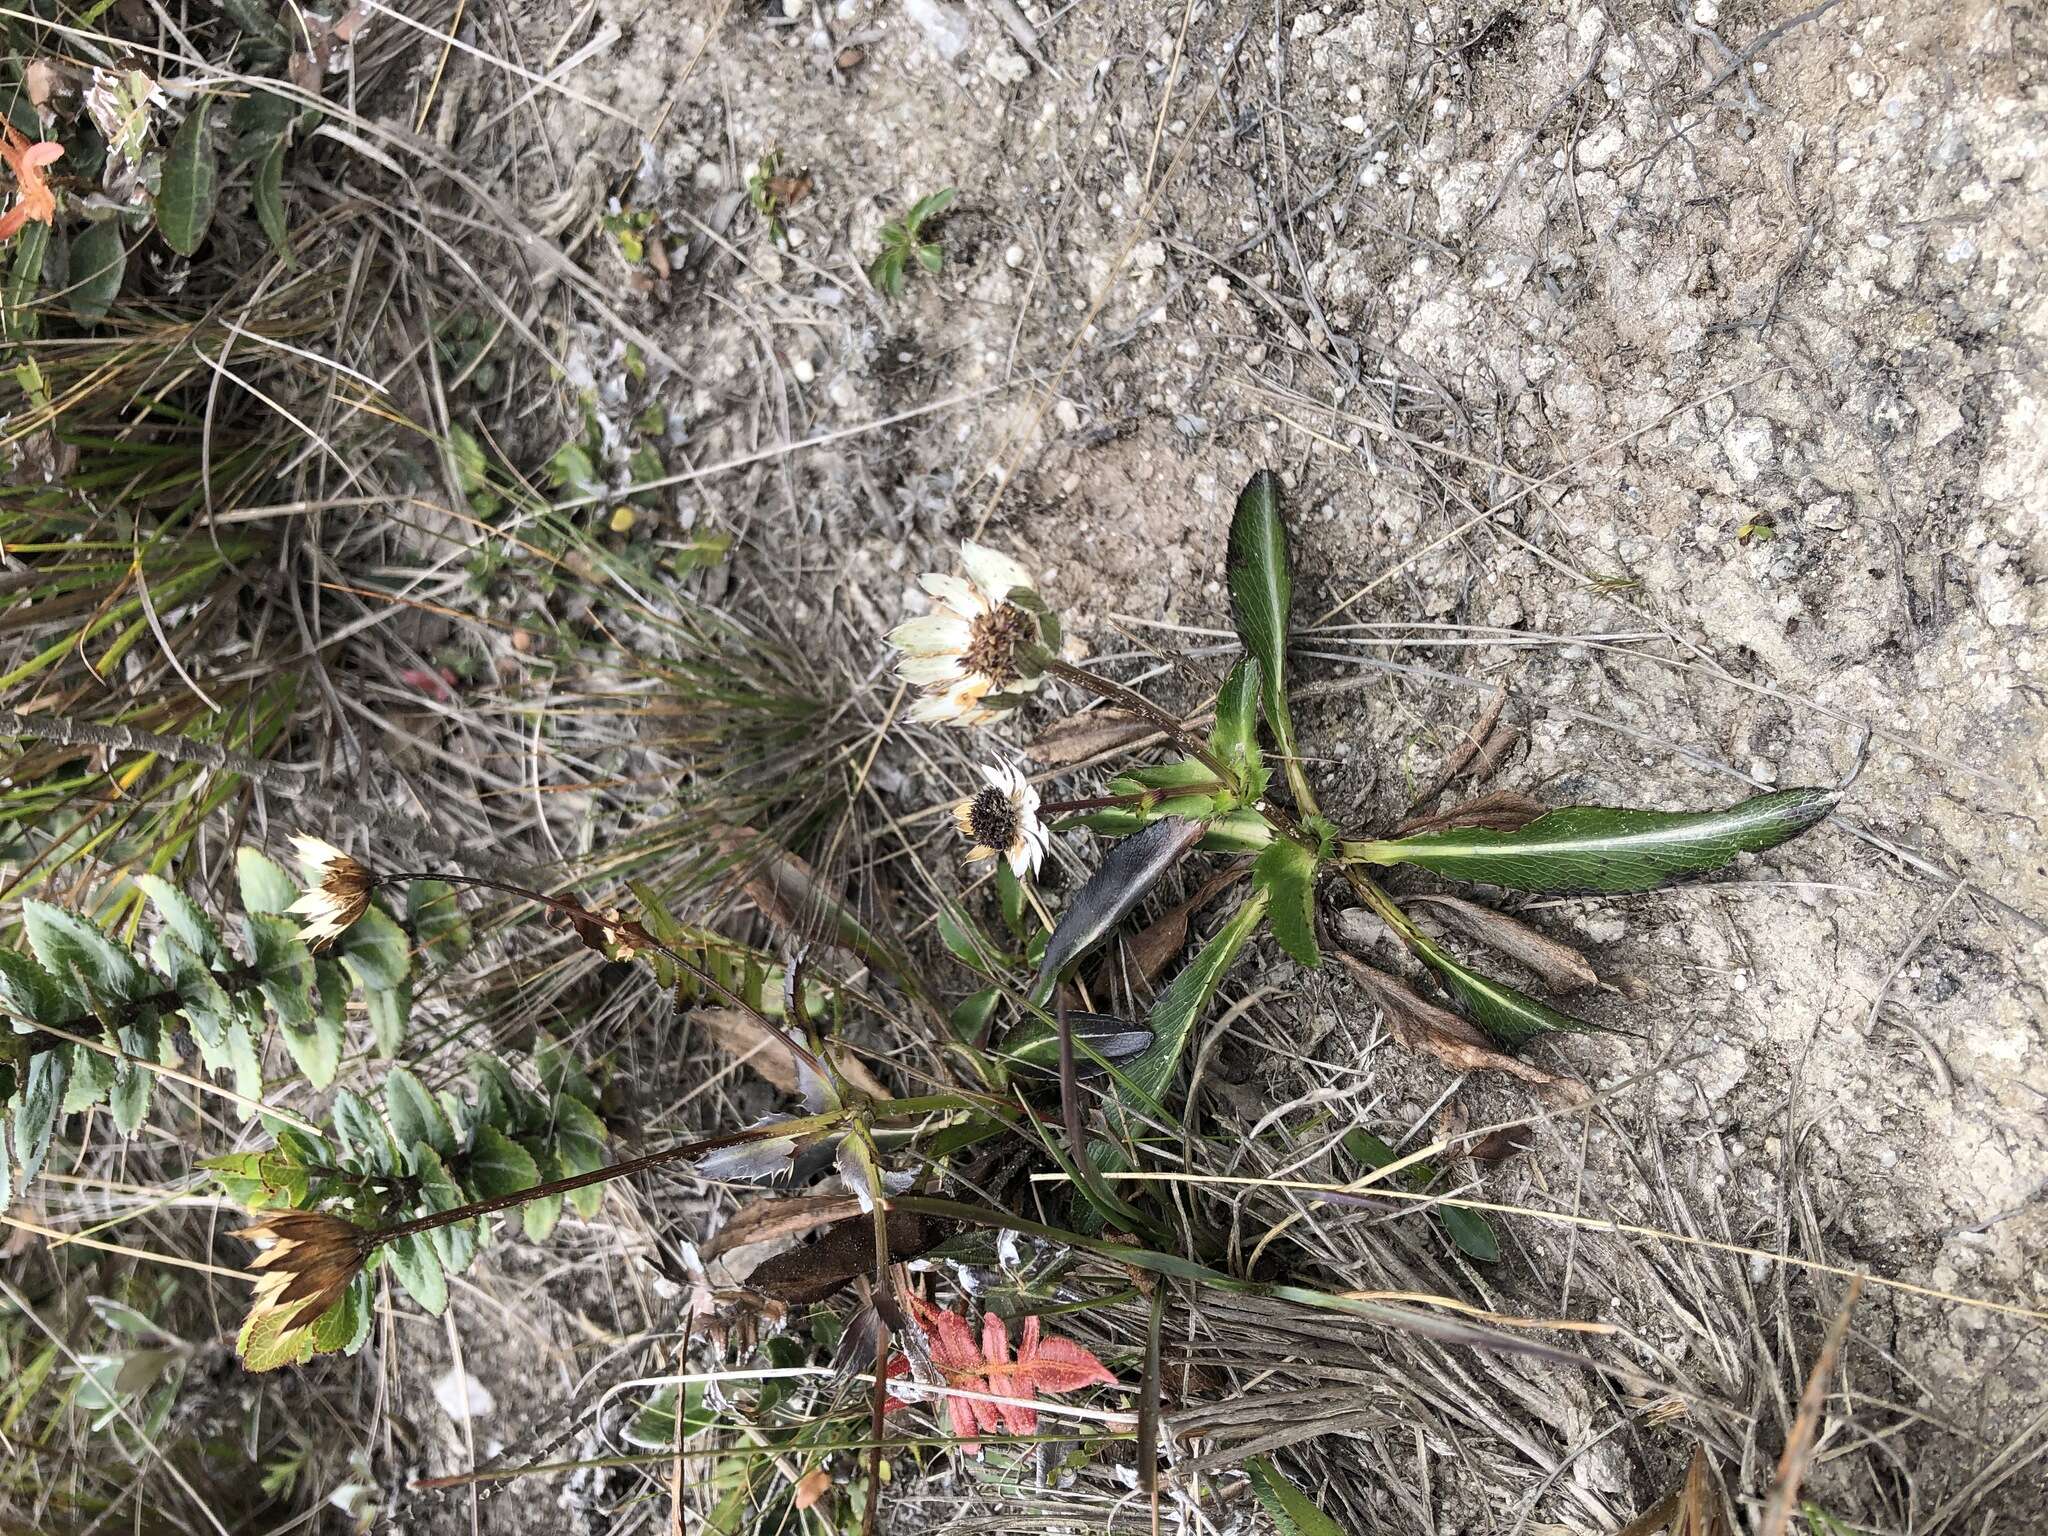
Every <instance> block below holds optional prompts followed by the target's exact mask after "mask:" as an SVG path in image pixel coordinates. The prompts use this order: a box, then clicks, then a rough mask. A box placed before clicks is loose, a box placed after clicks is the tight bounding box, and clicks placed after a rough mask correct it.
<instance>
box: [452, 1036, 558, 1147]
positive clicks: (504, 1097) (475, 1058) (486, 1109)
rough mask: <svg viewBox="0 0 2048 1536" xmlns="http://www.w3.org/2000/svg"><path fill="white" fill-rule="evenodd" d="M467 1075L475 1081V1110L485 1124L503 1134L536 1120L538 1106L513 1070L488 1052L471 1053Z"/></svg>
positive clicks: (528, 1126) (518, 1129) (509, 1133)
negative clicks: (520, 1083) (514, 1075)
mask: <svg viewBox="0 0 2048 1536" xmlns="http://www.w3.org/2000/svg"><path fill="white" fill-rule="evenodd" d="M469 1075H470V1077H471V1079H472V1080H474V1082H475V1083H476V1102H477V1110H478V1112H479V1113H480V1114H481V1115H482V1117H483V1121H484V1124H486V1125H490V1126H495V1127H496V1128H497V1129H498V1130H500V1131H503V1132H504V1133H505V1134H506V1135H508V1136H509V1135H512V1134H513V1133H515V1132H518V1131H523V1130H528V1129H530V1128H532V1127H533V1126H534V1125H535V1124H536V1123H537V1122H538V1120H539V1114H540V1105H539V1103H538V1101H536V1100H535V1098H534V1097H533V1095H532V1094H531V1093H528V1092H527V1091H526V1089H524V1088H522V1087H521V1086H520V1085H519V1082H518V1080H517V1079H516V1078H514V1077H513V1076H512V1069H511V1068H510V1067H508V1066H506V1065H505V1063H504V1062H502V1061H500V1060H499V1059H498V1058H497V1057H496V1056H493V1055H492V1054H491V1053H490V1052H488V1051H475V1052H472V1053H471V1055H470V1058H469Z"/></svg>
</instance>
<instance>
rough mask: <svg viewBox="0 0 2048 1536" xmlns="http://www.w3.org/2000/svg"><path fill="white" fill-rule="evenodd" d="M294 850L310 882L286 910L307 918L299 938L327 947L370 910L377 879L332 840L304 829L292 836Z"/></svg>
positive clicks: (315, 946) (300, 927) (317, 947)
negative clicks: (307, 873) (303, 892)
mask: <svg viewBox="0 0 2048 1536" xmlns="http://www.w3.org/2000/svg"><path fill="white" fill-rule="evenodd" d="M292 850H293V852H295V853H297V854H298V856H299V862H300V863H301V864H303V865H304V866H305V867H306V869H307V871H308V872H309V874H310V878H311V883H310V884H309V885H308V886H307V888H306V892H305V894H304V895H302V896H301V897H299V899H298V900H297V901H295V902H293V903H292V904H291V905H290V906H289V907H287V908H285V911H286V912H288V913H295V914H298V915H301V916H303V918H304V919H305V921H303V922H302V923H300V925H299V937H300V938H302V939H304V940H305V941H306V942H307V943H308V944H310V945H312V946H313V947H314V948H315V949H320V948H324V947H325V946H326V945H328V944H331V943H332V942H333V941H334V940H335V939H337V938H339V937H340V936H341V934H342V933H343V932H344V931H345V930H346V929H347V928H348V927H349V925H350V924H352V923H354V922H355V921H356V919H357V918H359V917H361V916H362V915H363V913H364V912H365V911H367V910H368V909H369V905H370V892H371V891H372V890H374V889H375V888H376V884H377V880H376V877H375V876H374V875H372V874H371V873H370V871H369V870H368V869H367V868H366V867H365V866H364V865H362V864H361V863H359V862H358V861H356V860H355V859H352V858H350V857H349V856H348V855H347V854H345V853H343V852H342V851H341V850H340V849H339V848H336V847H335V846H334V845H333V844H332V843H327V842H323V841H321V840H320V839H319V838H317V837H310V836H308V835H306V834H305V833H303V832H302V833H299V834H298V835H297V836H295V837H293V838H292Z"/></svg>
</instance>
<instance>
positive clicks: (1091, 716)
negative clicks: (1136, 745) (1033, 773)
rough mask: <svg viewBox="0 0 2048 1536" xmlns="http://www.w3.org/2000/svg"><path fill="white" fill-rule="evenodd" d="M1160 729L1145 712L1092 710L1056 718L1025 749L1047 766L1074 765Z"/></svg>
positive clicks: (1064, 766)
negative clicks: (1060, 718)
mask: <svg viewBox="0 0 2048 1536" xmlns="http://www.w3.org/2000/svg"><path fill="white" fill-rule="evenodd" d="M1158 729H1159V727H1158V726H1156V725H1154V724H1152V723H1151V722H1150V721H1149V720H1147V719H1145V718H1144V717H1143V716H1142V715H1134V714H1132V713H1130V712H1129V711H1128V710H1122V709H1091V710H1084V711H1083V712H1082V713H1080V714H1078V715H1069V716H1067V718H1066V719H1064V720H1055V721H1053V723H1052V724H1051V725H1048V726H1047V727H1046V728H1045V729H1044V730H1042V731H1040V732H1039V733H1038V735H1037V736H1036V737H1035V738H1033V740H1032V741H1031V742H1030V743H1029V744H1028V745H1027V746H1026V747H1025V748H1024V755H1025V756H1026V757H1028V758H1030V759H1031V761H1032V762H1034V763H1037V764H1038V765H1039V766H1040V767H1043V768H1071V767H1072V766H1073V765H1074V764H1076V763H1082V762H1086V761H1087V760H1088V759H1089V758H1091V757H1100V756H1101V755H1102V754H1103V753H1105V752H1114V751H1116V750H1117V748H1119V747H1127V746H1129V745H1130V744H1131V743H1132V742H1134V741H1142V740H1144V739H1145V738H1146V737H1147V736H1150V735H1153V734H1154V733H1155V732H1157V731H1158Z"/></svg>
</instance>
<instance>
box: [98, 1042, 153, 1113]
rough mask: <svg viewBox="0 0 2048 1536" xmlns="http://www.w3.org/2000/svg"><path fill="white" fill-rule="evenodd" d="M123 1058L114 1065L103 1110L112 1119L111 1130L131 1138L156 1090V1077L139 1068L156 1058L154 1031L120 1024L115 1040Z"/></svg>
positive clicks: (147, 1109)
mask: <svg viewBox="0 0 2048 1536" xmlns="http://www.w3.org/2000/svg"><path fill="white" fill-rule="evenodd" d="M115 1038H117V1039H118V1040H119V1041H120V1042H121V1049H122V1050H123V1051H125V1052H126V1053H127V1055H126V1058H125V1059H123V1060H121V1061H117V1062H115V1063H114V1082H113V1086H112V1088H111V1089H110V1090H109V1092H108V1094H107V1107H108V1109H109V1110H111V1111H112V1113H113V1117H114V1129H115V1130H117V1131H119V1132H120V1133H121V1134H122V1135H123V1136H133V1135H134V1134H135V1133H136V1132H137V1131H138V1130H140V1129H141V1128H142V1122H143V1120H144V1118H145V1117H147V1115H148V1114H149V1098H150V1093H151V1091H152V1090H153V1089H154V1088H155V1087H156V1074H155V1073H154V1072H151V1071H150V1070H149V1069H148V1068H147V1067H144V1066H142V1065H140V1063H142V1062H145V1061H150V1060H152V1059H153V1058H154V1057H155V1056H156V1051H157V1041H156V1031H155V1030H154V1029H144V1028H142V1027H141V1026H139V1025H134V1024H127V1025H123V1026H122V1028H121V1030H120V1031H119V1033H118V1034H117V1035H116V1037H115Z"/></svg>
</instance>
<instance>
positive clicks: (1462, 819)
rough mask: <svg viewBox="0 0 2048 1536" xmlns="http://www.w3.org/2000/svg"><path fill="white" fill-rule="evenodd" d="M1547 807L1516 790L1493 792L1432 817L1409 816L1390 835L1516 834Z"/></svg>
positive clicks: (1547, 808)
mask: <svg viewBox="0 0 2048 1536" xmlns="http://www.w3.org/2000/svg"><path fill="white" fill-rule="evenodd" d="M1549 809H1550V807H1549V806H1547V805H1545V804H1544V803H1543V802H1542V801H1540V800H1534V799H1531V798H1530V797H1529V796H1528V795H1525V794H1523V793H1522V792H1521V791H1520V790H1518V789H1496V790H1494V791H1493V792H1492V793H1491V794H1485V795H1481V796H1480V797H1479V798H1478V799H1476V800H1467V801H1466V802H1465V803H1464V804H1463V805H1454V806H1452V807H1451V808H1450V809H1449V810H1447V811H1438V812H1437V813H1436V814H1435V815H1433V816H1411V817H1409V818H1408V819H1407V820H1406V821H1404V822H1402V823H1401V824H1400V825H1399V826H1398V827H1396V828H1394V830H1393V833H1392V835H1393V836H1395V837H1407V836H1409V835H1410V834H1411V833H1415V832H1442V831H1444V830H1446V829H1447V828H1450V827H1483V828H1485V829H1486V830H1487V831H1489V832H1518V831H1520V830H1521V829H1522V828H1523V827H1526V826H1527V825H1529V823H1530V822H1532V821H1534V820H1535V819H1536V818H1537V817H1538V816H1541V815H1542V814H1543V813H1544V812H1545V811H1547V810H1549Z"/></svg>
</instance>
